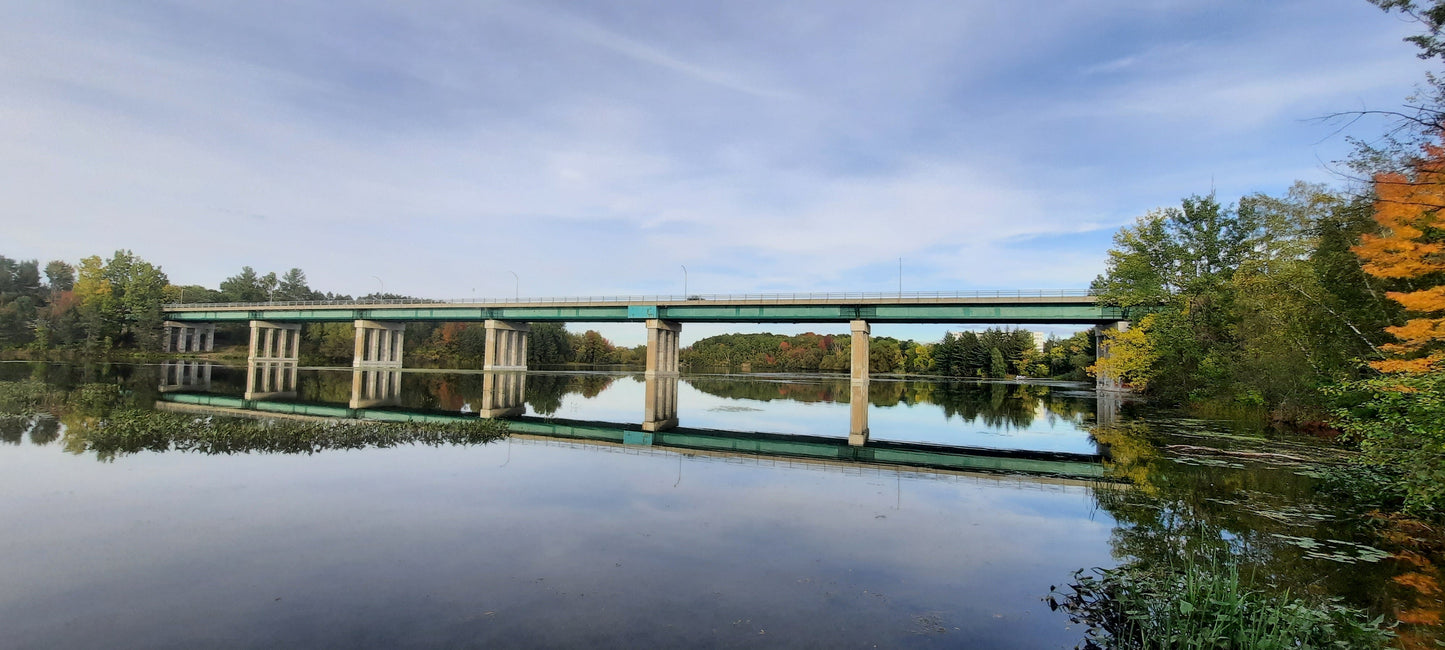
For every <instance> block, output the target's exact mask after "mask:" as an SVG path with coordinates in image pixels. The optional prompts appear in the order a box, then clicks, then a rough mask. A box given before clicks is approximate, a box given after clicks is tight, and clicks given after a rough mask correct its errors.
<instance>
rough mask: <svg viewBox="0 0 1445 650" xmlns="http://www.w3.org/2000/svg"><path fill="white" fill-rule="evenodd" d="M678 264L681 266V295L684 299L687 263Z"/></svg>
mask: <svg viewBox="0 0 1445 650" xmlns="http://www.w3.org/2000/svg"><path fill="white" fill-rule="evenodd" d="M678 266H681V267H682V297H683V299H686V298H687V265H686V264H679V265H678Z"/></svg>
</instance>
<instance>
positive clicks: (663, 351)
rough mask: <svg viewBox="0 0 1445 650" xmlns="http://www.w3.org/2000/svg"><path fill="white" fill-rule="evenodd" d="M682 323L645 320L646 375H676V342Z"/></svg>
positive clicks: (654, 319) (679, 335) (680, 333)
mask: <svg viewBox="0 0 1445 650" xmlns="http://www.w3.org/2000/svg"><path fill="white" fill-rule="evenodd" d="M681 335H682V323H679V322H677V321H671V320H660V319H657V318H649V319H648V320H647V373H646V375H645V376H646V377H660V376H669V375H677V373H678V365H677V344H678V339H679V338H680V337H681Z"/></svg>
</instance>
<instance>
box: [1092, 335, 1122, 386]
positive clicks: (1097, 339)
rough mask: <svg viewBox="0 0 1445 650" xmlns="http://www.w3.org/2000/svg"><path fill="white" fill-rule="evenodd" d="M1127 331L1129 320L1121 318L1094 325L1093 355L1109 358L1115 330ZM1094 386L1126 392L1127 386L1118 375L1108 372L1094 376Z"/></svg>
mask: <svg viewBox="0 0 1445 650" xmlns="http://www.w3.org/2000/svg"><path fill="white" fill-rule="evenodd" d="M1127 331H1129V321H1126V320H1121V321H1117V322H1114V323H1108V324H1104V325H1097V326H1095V327H1094V333H1095V336H1094V356H1095V358H1098V359H1107V358H1109V345H1110V343H1111V341H1110V338H1111V337H1112V336H1113V335H1114V334H1115V333H1117V332H1127ZM1094 382H1095V383H1094V388H1095V390H1097V391H1099V392H1109V393H1127V392H1129V388H1128V387H1127V386H1125V385H1124V384H1123V383H1121V382H1120V381H1119V378H1118V377H1115V376H1113V375H1110V374H1109V373H1105V372H1100V373H1099V374H1098V375H1096V376H1095V377H1094Z"/></svg>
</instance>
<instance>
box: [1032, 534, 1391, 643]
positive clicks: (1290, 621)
mask: <svg viewBox="0 0 1445 650" xmlns="http://www.w3.org/2000/svg"><path fill="white" fill-rule="evenodd" d="M1045 600H1046V601H1047V602H1048V603H1049V606H1050V608H1052V609H1056V610H1058V609H1062V610H1064V611H1065V612H1066V613H1067V614H1068V615H1069V618H1070V620H1072V621H1073V622H1075V623H1082V624H1086V625H1088V631H1087V636H1086V638H1085V640H1084V641H1083V642H1082V643H1081V644H1080V645H1079V647H1080V648H1083V649H1085V650H1104V649H1109V650H1115V649H1119V650H1134V649H1139V650H1143V649H1155V648H1160V649H1163V648H1168V649H1180V650H1185V649H1193V648H1201V649H1202V648H1211V649H1214V648H1241V649H1243V648H1250V649H1260V650H1274V649H1283V648H1291V649H1300V648H1341V649H1344V648H1350V649H1355V648H1359V649H1369V648H1384V647H1387V644H1388V643H1389V641H1390V639H1392V638H1393V634H1392V633H1391V632H1390V631H1389V630H1388V629H1385V628H1384V627H1382V626H1381V622H1382V620H1383V617H1380V618H1374V619H1370V618H1368V617H1366V616H1365V615H1364V614H1363V613H1362V612H1360V611H1359V610H1356V609H1353V608H1350V607H1346V606H1344V605H1342V604H1340V603H1339V602H1338V601H1337V600H1324V599H1306V598H1301V597H1298V596H1296V595H1293V594H1290V593H1288V592H1284V593H1269V592H1267V591H1265V590H1262V589H1258V588H1254V587H1251V586H1250V585H1249V584H1248V581H1247V580H1244V579H1242V576H1241V574H1240V569H1239V565H1238V563H1237V562H1236V561H1235V560H1234V559H1233V558H1232V557H1223V558H1207V559H1202V560H1191V561H1187V562H1184V563H1182V564H1179V565H1174V566H1164V567H1146V566H1143V565H1141V564H1138V563H1135V564H1128V565H1124V566H1122V567H1119V568H1115V569H1093V570H1091V571H1086V570H1080V571H1077V572H1075V573H1074V579H1073V581H1072V583H1071V584H1069V585H1068V586H1066V587H1064V590H1063V591H1060V590H1058V588H1057V587H1055V588H1051V589H1050V594H1049V596H1047V597H1046V598H1045Z"/></svg>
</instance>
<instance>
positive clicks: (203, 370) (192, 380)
mask: <svg viewBox="0 0 1445 650" xmlns="http://www.w3.org/2000/svg"><path fill="white" fill-rule="evenodd" d="M214 366H215V364H213V363H211V362H210V361H185V360H178V361H166V362H164V363H162V364H161V384H160V386H159V387H158V388H159V390H160V392H162V393H173V392H176V391H196V392H201V393H207V392H210V390H211V368H212V367H214Z"/></svg>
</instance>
